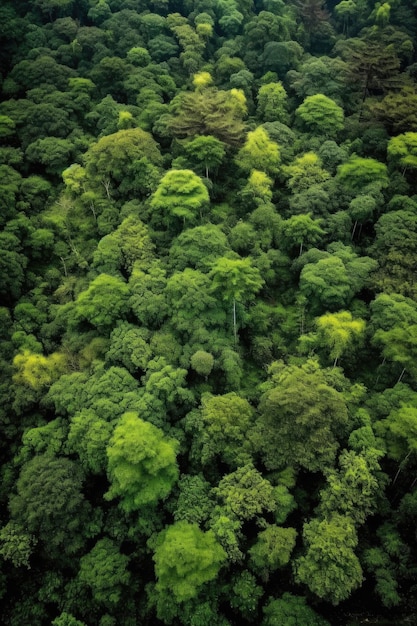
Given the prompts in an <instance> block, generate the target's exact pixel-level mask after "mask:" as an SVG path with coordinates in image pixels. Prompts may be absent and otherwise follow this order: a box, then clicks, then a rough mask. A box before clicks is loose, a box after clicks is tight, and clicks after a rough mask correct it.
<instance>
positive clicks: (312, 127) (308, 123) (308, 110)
mask: <svg viewBox="0 0 417 626" xmlns="http://www.w3.org/2000/svg"><path fill="white" fill-rule="evenodd" d="M295 114H296V117H298V118H299V119H300V120H301V122H302V125H303V126H304V127H305V128H306V129H307V130H309V131H310V132H312V133H313V134H316V135H321V136H324V137H335V136H336V135H337V133H338V132H339V131H341V130H342V128H343V126H344V117H345V116H344V112H343V109H342V107H340V106H339V105H338V104H336V102H335V101H334V100H332V99H331V98H329V97H327V96H324V95H323V94H321V93H318V94H314V95H313V96H307V98H305V100H304V102H303V103H302V104H300V106H299V107H298V109H297V110H296V112H295Z"/></svg>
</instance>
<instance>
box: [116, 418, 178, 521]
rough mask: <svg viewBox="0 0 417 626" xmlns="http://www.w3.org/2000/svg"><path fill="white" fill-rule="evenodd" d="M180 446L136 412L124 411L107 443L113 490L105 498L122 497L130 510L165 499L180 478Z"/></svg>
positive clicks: (122, 505)
mask: <svg viewBox="0 0 417 626" xmlns="http://www.w3.org/2000/svg"><path fill="white" fill-rule="evenodd" d="M177 445H178V444H177V441H176V440H175V439H168V438H166V437H165V436H164V434H163V432H162V431H161V430H160V429H159V428H157V427H156V426H154V425H153V424H150V423H148V422H144V421H143V420H142V419H140V417H138V416H137V414H135V413H133V412H132V413H125V414H124V415H123V416H122V417H121V418H120V420H119V422H118V424H117V426H116V428H115V429H114V432H113V435H112V437H111V439H110V442H109V445H108V446H107V458H108V465H107V473H108V477H109V480H110V489H109V490H108V491H107V493H106V494H105V498H106V499H107V500H113V499H114V498H118V497H120V498H121V500H120V507H121V508H122V509H123V510H124V511H127V512H129V511H136V510H138V509H139V508H140V507H141V506H143V505H144V504H150V503H156V502H157V501H158V500H160V499H164V498H166V497H167V495H168V494H169V493H170V491H171V489H172V487H173V485H174V483H175V482H176V481H177V478H178V466H177V460H176V451H177Z"/></svg>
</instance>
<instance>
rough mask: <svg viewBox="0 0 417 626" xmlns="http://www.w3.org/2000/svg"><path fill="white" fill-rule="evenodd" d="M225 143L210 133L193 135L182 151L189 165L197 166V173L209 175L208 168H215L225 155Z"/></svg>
mask: <svg viewBox="0 0 417 626" xmlns="http://www.w3.org/2000/svg"><path fill="white" fill-rule="evenodd" d="M225 148H226V146H225V144H224V143H223V142H222V141H220V140H219V139H217V138H216V137H212V136H210V135H204V136H201V137H195V138H194V139H192V140H191V141H187V142H186V143H185V144H184V152H185V154H186V156H187V159H188V160H189V162H190V164H192V165H191V167H197V168H198V174H199V175H204V176H205V177H206V178H209V177H210V170H213V169H214V170H215V171H216V170H217V169H218V167H219V165H220V164H221V163H222V161H223V159H224V157H225V155H226V149H225Z"/></svg>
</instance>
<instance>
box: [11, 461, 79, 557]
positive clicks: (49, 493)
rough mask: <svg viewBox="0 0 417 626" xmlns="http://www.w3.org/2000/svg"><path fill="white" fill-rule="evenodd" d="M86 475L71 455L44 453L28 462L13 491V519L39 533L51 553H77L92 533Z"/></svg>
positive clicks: (31, 532)
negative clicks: (85, 498)
mask: <svg viewBox="0 0 417 626" xmlns="http://www.w3.org/2000/svg"><path fill="white" fill-rule="evenodd" d="M83 480H84V476H83V473H82V471H81V469H80V468H79V466H78V465H77V464H76V463H75V462H74V461H71V460H70V459H67V458H55V457H53V456H51V455H49V454H40V455H38V456H35V457H33V459H31V460H30V461H28V462H27V463H25V464H24V465H23V467H22V469H21V471H20V474H19V478H18V479H17V482H16V492H15V493H12V494H11V495H10V499H9V510H10V514H11V519H12V520H14V521H16V522H17V523H18V524H21V525H22V526H23V528H25V529H27V531H28V532H29V533H30V534H33V535H34V536H35V537H38V538H39V539H40V540H41V541H42V543H43V546H44V550H46V552H47V553H49V554H53V555H54V556H56V555H59V554H60V553H61V552H62V551H64V552H65V553H67V554H74V553H75V552H77V551H78V550H79V549H80V547H81V546H82V545H83V543H84V541H85V538H86V535H88V516H91V510H90V507H89V505H88V504H87V502H86V501H85V500H84V497H83V493H82V487H83Z"/></svg>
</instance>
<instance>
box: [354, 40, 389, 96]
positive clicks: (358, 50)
mask: <svg viewBox="0 0 417 626" xmlns="http://www.w3.org/2000/svg"><path fill="white" fill-rule="evenodd" d="M350 42H351V45H350V46H349V48H348V49H347V51H346V57H347V58H346V61H347V64H348V78H349V81H350V82H352V84H353V85H355V86H356V89H360V96H361V98H362V102H364V100H365V98H366V97H367V96H369V95H374V94H379V93H381V91H382V93H386V92H387V91H388V90H389V89H390V88H392V87H394V86H397V87H398V84H399V81H398V71H399V68H400V60H399V58H398V55H397V53H396V50H395V47H394V45H393V44H388V45H387V44H386V43H385V42H384V41H383V40H381V38H380V39H378V38H375V37H374V38H372V37H365V38H361V39H355V40H352V39H351V40H350Z"/></svg>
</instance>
